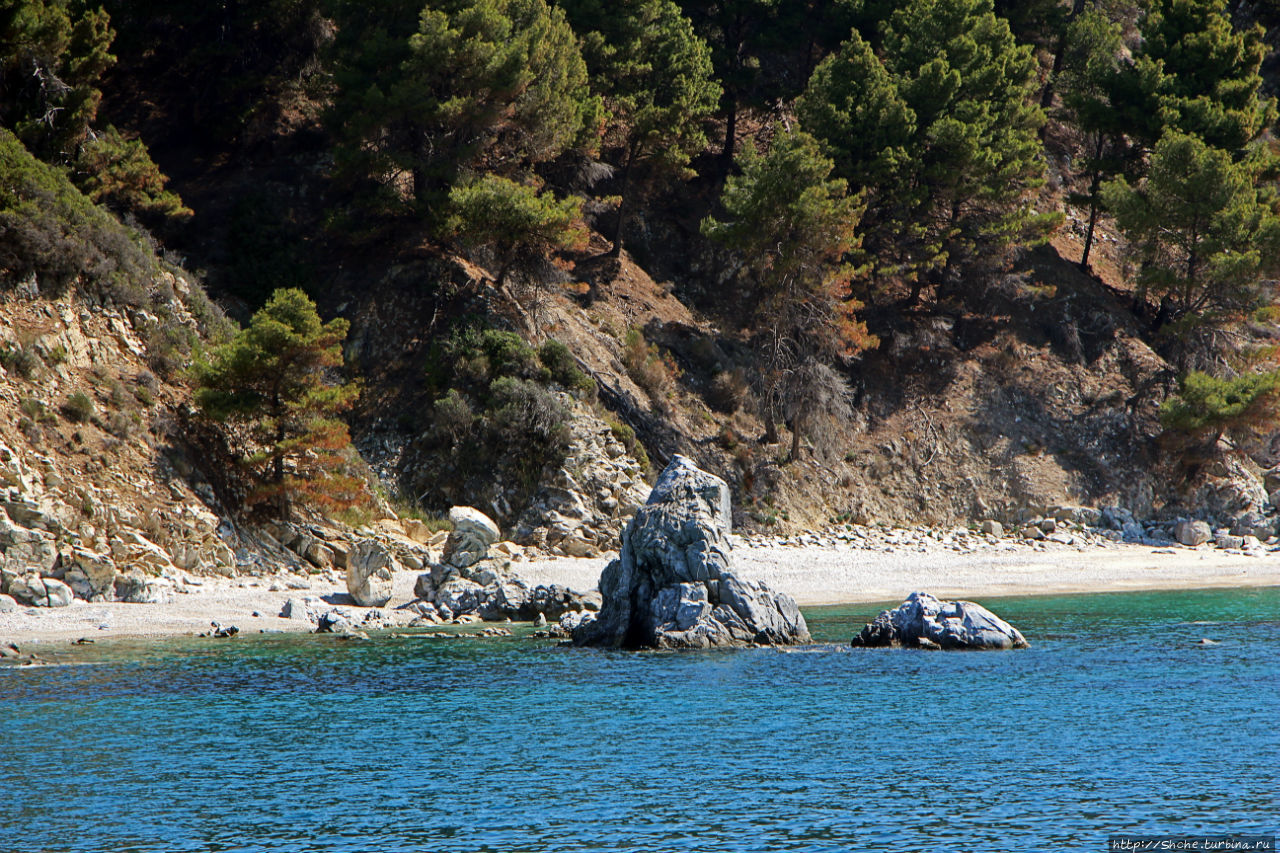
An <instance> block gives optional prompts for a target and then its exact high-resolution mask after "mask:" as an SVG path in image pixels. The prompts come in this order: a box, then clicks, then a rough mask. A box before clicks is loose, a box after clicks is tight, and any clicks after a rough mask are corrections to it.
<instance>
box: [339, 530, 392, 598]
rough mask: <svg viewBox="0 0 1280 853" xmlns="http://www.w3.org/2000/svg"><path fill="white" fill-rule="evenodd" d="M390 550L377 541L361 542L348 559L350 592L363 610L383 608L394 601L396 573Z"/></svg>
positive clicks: (348, 589)
mask: <svg viewBox="0 0 1280 853" xmlns="http://www.w3.org/2000/svg"><path fill="white" fill-rule="evenodd" d="M399 568H400V565H399V563H397V562H396V558H395V557H394V556H392V554H391V551H390V550H388V549H387V547H386V546H384V545H383V544H382V543H381V542H378V541H377V540H376V539H362V540H361V541H359V542H357V543H356V544H355V547H353V548H352V549H351V553H350V554H349V555H348V557H347V592H349V593H350V594H351V597H352V598H353V599H355V602H356V604H358V605H360V606H361V607H382V606H383V605H384V604H386V603H387V602H388V601H390V600H391V588H392V583H393V580H394V576H395V572H396V571H398V570H399Z"/></svg>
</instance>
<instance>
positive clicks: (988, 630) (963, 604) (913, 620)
mask: <svg viewBox="0 0 1280 853" xmlns="http://www.w3.org/2000/svg"><path fill="white" fill-rule="evenodd" d="M922 640H924V641H927V644H925V647H931V646H929V645H928V644H932V645H933V646H937V647H938V648H942V649H1025V648H1027V646H1028V643H1027V640H1026V638H1025V637H1023V636H1022V633H1021V632H1020V631H1019V630H1018V629H1017V628H1014V627H1013V626H1012V625H1010V624H1009V623H1008V622H1005V621H1004V620H1003V619H1001V618H1000V617H998V616H996V615H995V614H994V613H992V612H991V611H990V610H987V609H986V608H985V607H983V606H982V605H980V604H974V603H973V602H972V601H940V600H939V599H937V598H935V597H933V596H932V595H929V594H928V593H923V592H913V593H911V595H910V596H908V597H907V600H906V601H904V602H903V603H902V604H900V605H898V606H897V607H896V608H894V609H893V610H882V611H880V615H878V616H877V617H876V618H875V619H874V620H873V621H872V622H870V623H869V624H868V625H867V626H866V627H864V628H863V629H862V631H861V632H860V633H859V634H858V635H857V636H856V637H854V638H853V641H852V645H853V646H854V647H856V648H877V647H885V646H909V647H919V646H921V645H922V642H921V641H922Z"/></svg>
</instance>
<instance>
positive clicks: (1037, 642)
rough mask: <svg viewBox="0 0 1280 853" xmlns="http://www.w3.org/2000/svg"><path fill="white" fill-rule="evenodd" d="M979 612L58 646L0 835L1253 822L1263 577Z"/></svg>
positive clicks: (839, 843)
mask: <svg viewBox="0 0 1280 853" xmlns="http://www.w3.org/2000/svg"><path fill="white" fill-rule="evenodd" d="M984 603H986V604H988V606H990V607H992V609H993V610H995V611H996V612H997V613H999V614H1000V615H1002V616H1004V617H1005V618H1007V619H1008V620H1009V621H1011V622H1013V623H1014V624H1015V625H1018V626H1019V627H1020V628H1021V629H1022V631H1023V632H1024V633H1025V634H1026V636H1027V637H1028V638H1029V639H1030V640H1031V642H1032V644H1033V647H1032V648H1031V649H1029V650H1026V651H1020V652H991V653H963V652H949V653H944V652H920V651H907V650H852V649H848V648H846V647H845V646H844V644H845V643H847V641H848V639H849V637H850V636H851V635H852V634H853V633H854V630H855V626H860V624H861V622H862V621H865V620H866V619H867V618H870V617H871V616H873V615H874V613H875V611H876V610H877V609H878V608H877V607H875V606H859V607H846V608H825V609H818V610H813V611H810V612H809V613H808V616H809V618H810V626H811V628H812V630H813V632H814V635H815V637H816V638H817V639H818V640H819V641H824V642H829V643H831V645H818V646H814V647H810V648H806V649H803V650H798V651H788V652H779V651H774V650H747V651H728V652H715V653H694V654H630V653H618V652H597V651H585V650H574V649H559V648H555V647H553V646H551V645H549V644H548V643H547V642H546V641H539V640H533V639H529V638H527V637H516V638H513V639H499V640H396V639H389V638H382V639H379V640H378V641H376V642H373V643H367V644H352V643H340V642H338V641H336V640H334V639H332V638H329V637H311V636H306V637H296V636H291V637H283V636H266V637H240V638H237V639H233V640H216V641H215V640H197V639H186V640H180V641H173V640H170V641H166V642H163V643H161V642H156V643H142V642H134V643H125V642H117V643H110V644H99V645H97V646H94V647H89V648H87V649H75V650H72V649H70V648H69V647H68V648H67V649H66V650H65V652H60V656H61V657H62V658H63V659H64V660H66V661H68V662H75V663H80V664H83V665H71V666H61V667H48V668H41V669H24V670H15V669H8V670H0V850H3V851H13V853H27V851H95V853H97V851H120V853H125V851H157V853H159V851H165V853H180V851H255V853H256V851H262V850H271V851H308V853H313V852H314V851H377V853H388V852H389V851H449V853H461V852H462V851H515V850H520V851H555V853H563V852H564V851H588V850H605V851H632V850H634V851H655V853H656V851H663V852H664V853H666V851H756V850H760V851H781V850H788V851H790V850H796V851H862V850H913V851H914V850H927V851H1022V850H1026V851H1033V850H1035V851H1040V850H1045V851H1059V850H1062V851H1066V850H1081V851H1100V850H1103V849H1105V839H1106V837H1107V836H1108V835H1111V834H1116V833H1160V834H1169V833H1193V832H1194V833H1204V832H1233V833H1255V834H1256V833H1262V834H1276V833H1278V832H1280V713H1278V712H1280V703H1278V702H1277V700H1278V699H1280V588H1270V589H1259V590H1232V591H1195V592H1180V593H1140V594H1121V595H1092V596H1068V597H1060V596H1059V597H1041V598H1022V599H986V600H984ZM1202 637H1207V638H1210V639H1214V640H1217V641H1219V644H1218V645H1214V646H1207V647H1201V646H1198V645H1195V641H1196V640H1199V639H1200V638H1202ZM73 652H74V653H73Z"/></svg>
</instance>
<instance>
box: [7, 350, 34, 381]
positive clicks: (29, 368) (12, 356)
mask: <svg viewBox="0 0 1280 853" xmlns="http://www.w3.org/2000/svg"><path fill="white" fill-rule="evenodd" d="M42 363H43V362H41V361H40V356H38V355H36V354H35V353H34V352H32V351H31V350H29V349H27V348H25V347H21V346H18V345H16V344H13V345H10V346H8V347H6V348H2V349H0V367H4V369H5V370H7V371H9V372H12V373H16V374H18V375H19V376H21V377H22V378H23V379H31V378H32V377H33V376H35V375H36V371H37V370H39V369H40V365H41V364H42Z"/></svg>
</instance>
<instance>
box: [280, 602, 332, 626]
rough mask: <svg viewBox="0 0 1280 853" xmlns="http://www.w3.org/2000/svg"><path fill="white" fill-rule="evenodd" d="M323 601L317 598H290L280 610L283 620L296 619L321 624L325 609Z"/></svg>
mask: <svg viewBox="0 0 1280 853" xmlns="http://www.w3.org/2000/svg"><path fill="white" fill-rule="evenodd" d="M324 606H325V605H324V601H323V599H320V598H316V597H315V596H308V597H307V598H290V599H289V600H288V601H286V602H285V603H284V606H283V607H281V608H280V618H281V619H295V620H298V621H302V622H319V621H320V613H321V611H322V610H323V608H324Z"/></svg>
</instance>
